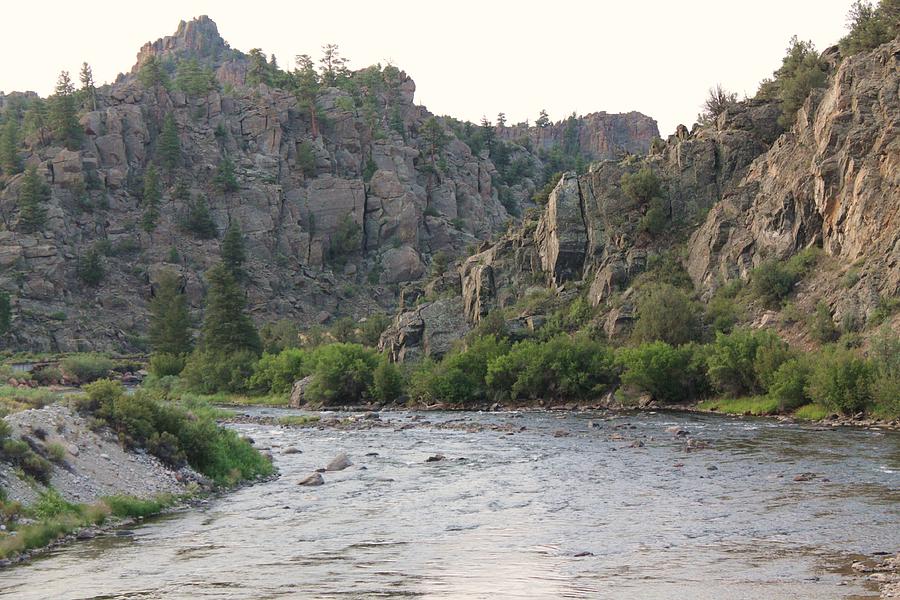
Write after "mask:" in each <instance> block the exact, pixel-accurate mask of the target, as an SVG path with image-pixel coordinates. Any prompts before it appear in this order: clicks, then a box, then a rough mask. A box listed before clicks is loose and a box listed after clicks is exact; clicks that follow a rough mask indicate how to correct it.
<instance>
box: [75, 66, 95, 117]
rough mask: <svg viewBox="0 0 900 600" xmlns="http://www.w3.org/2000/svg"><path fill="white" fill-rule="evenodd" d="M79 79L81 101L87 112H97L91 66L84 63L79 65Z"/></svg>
mask: <svg viewBox="0 0 900 600" xmlns="http://www.w3.org/2000/svg"><path fill="white" fill-rule="evenodd" d="M79 79H80V80H81V89H80V90H79V95H80V96H81V101H82V102H84V104H85V105H86V106H87V107H88V109H89V110H97V88H96V87H94V71H93V70H92V69H91V65H89V64H87V63H86V62H84V63H81V72H80V73H79Z"/></svg>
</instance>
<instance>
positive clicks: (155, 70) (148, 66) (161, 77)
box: [138, 54, 169, 88]
mask: <svg viewBox="0 0 900 600" xmlns="http://www.w3.org/2000/svg"><path fill="white" fill-rule="evenodd" d="M168 80H169V77H168V75H166V71H165V69H163V66H162V63H161V62H160V60H159V58H157V57H156V55H155V54H152V55H150V56H148V57H147V58H146V59H145V60H144V62H143V63H142V64H141V67H140V69H138V81H140V82H141V85H143V86H144V87H145V88H155V87H156V86H158V85H166V84H167V83H168Z"/></svg>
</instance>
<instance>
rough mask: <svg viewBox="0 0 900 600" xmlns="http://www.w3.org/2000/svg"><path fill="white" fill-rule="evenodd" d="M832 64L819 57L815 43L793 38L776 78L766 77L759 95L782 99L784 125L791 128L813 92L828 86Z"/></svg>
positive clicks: (782, 120)
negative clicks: (827, 80) (798, 110)
mask: <svg viewBox="0 0 900 600" xmlns="http://www.w3.org/2000/svg"><path fill="white" fill-rule="evenodd" d="M827 76H828V65H827V64H826V63H825V61H823V60H822V59H821V58H820V57H819V53H818V52H817V51H816V48H815V46H814V45H813V43H812V42H801V41H800V40H799V39H797V36H794V37H792V38H791V41H790V45H789V46H788V48H787V55H786V56H785V57H784V59H782V62H781V67H780V68H779V69H778V70H777V71H775V73H774V78H773V79H767V80H765V81H764V82H763V83H762V84H761V85H760V88H759V92H758V93H757V97H760V98H772V99H778V100H780V101H781V116H780V117H779V119H778V122H779V124H780V125H781V126H782V127H790V126H791V124H792V123H793V122H794V119H795V117H796V112H797V109H799V108H800V107H801V106H802V105H803V102H804V101H805V100H806V97H807V96H809V92H810V91H811V90H812V89H814V88H820V87H823V86H824V85H825V81H826V79H827Z"/></svg>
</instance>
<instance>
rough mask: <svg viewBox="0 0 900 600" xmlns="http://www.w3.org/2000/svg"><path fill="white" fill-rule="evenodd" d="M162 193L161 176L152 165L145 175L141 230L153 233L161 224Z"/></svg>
mask: <svg viewBox="0 0 900 600" xmlns="http://www.w3.org/2000/svg"><path fill="white" fill-rule="evenodd" d="M161 199H162V193H161V192H160V189H159V175H157V173H156V167H154V166H153V165H150V166H149V167H147V171H146V172H145V173H144V214H143V216H142V217H141V228H142V229H143V230H144V231H146V232H147V233H152V232H153V231H154V230H155V229H156V224H157V223H158V222H159V202H160V200H161Z"/></svg>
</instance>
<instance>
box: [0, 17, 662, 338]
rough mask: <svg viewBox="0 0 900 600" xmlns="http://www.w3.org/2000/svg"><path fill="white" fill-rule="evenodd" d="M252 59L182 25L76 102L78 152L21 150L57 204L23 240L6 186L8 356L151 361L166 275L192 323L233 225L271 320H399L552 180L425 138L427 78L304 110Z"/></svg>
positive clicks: (351, 84)
mask: <svg viewBox="0 0 900 600" xmlns="http://www.w3.org/2000/svg"><path fill="white" fill-rule="evenodd" d="M258 58H259V55H258V53H254V52H252V51H251V52H250V53H243V52H240V51H238V50H235V49H232V48H231V47H230V46H229V45H228V44H227V43H226V42H225V41H224V40H223V39H222V37H221V36H220V35H219V32H218V30H217V27H216V25H215V23H214V22H213V21H212V20H210V19H209V18H208V17H200V18H198V19H195V20H193V21H190V22H182V23H181V24H180V25H179V26H178V29H177V31H176V32H175V34H174V35H172V36H169V37H165V38H163V39H160V40H157V41H155V42H152V43H147V44H145V45H144V46H143V47H142V48H141V49H140V51H139V53H138V56H137V61H136V62H135V65H134V67H133V68H132V69H131V70H130V72H128V73H126V74H122V75H120V76H119V77H118V79H117V80H116V81H115V82H114V83H113V84H111V85H106V86H102V87H99V88H97V90H96V92H95V93H94V95H93V97H92V98H91V99H90V101H86V100H84V99H83V98H82V99H81V106H80V111H79V122H80V128H81V129H82V130H83V136H82V137H83V143H82V144H81V145H80V147H77V148H71V149H70V148H66V147H65V146H63V145H61V144H58V143H57V142H55V141H52V140H49V139H47V138H46V136H44V135H43V131H39V132H37V133H35V132H29V133H28V134H27V135H25V136H23V140H22V144H23V147H22V149H21V155H22V162H23V166H35V167H37V171H38V174H39V175H40V176H41V177H42V178H43V179H44V180H45V181H46V182H47V184H48V185H49V199H48V201H47V202H46V215H47V218H46V222H45V224H44V226H43V227H41V228H40V230H39V231H36V232H34V233H28V232H26V231H25V228H23V227H22V226H21V222H20V221H21V215H20V210H19V197H20V195H21V194H22V186H23V183H24V181H25V175H24V174H21V173H20V174H17V175H13V176H11V177H8V178H6V181H5V184H4V186H3V188H2V190H0V218H2V222H3V227H2V230H0V288H2V289H3V290H6V291H7V292H8V293H9V294H10V295H11V297H12V299H13V319H14V325H13V327H12V328H11V329H12V331H13V333H11V334H9V335H8V336H7V337H6V339H5V340H4V343H5V345H6V346H7V347H14V348H17V349H31V350H43V351H71V350H88V349H104V350H140V349H141V348H142V347H143V343H142V336H143V335H144V332H145V330H146V319H147V310H146V307H147V302H148V299H149V298H150V296H151V294H152V289H153V284H154V282H155V281H156V278H157V276H158V274H159V273H160V272H161V271H162V270H167V269H170V270H176V271H177V272H178V273H180V275H181V276H182V278H183V280H184V286H185V289H186V292H187V294H188V296H189V298H190V303H191V307H192V309H193V311H194V312H195V313H196V314H195V316H196V317H198V318H199V311H200V309H201V307H202V303H203V298H204V294H205V287H206V283H205V280H204V273H205V271H207V269H209V268H210V267H211V266H212V265H213V264H214V263H215V262H216V261H217V260H218V257H219V253H220V240H221V239H222V237H223V234H224V231H225V230H226V228H227V227H228V226H229V225H230V224H231V223H233V222H237V223H238V224H239V225H240V227H241V229H242V231H243V234H244V237H245V240H246V244H247V254H248V259H247V264H246V271H247V272H248V274H249V278H248V281H247V285H246V287H247V290H248V296H249V303H250V307H251V311H252V313H253V316H254V318H255V320H256V321H257V322H258V323H263V322H268V321H274V320H277V319H280V318H288V319H291V320H293V321H296V322H298V323H300V324H303V325H312V324H315V323H321V322H326V321H328V320H329V319H331V318H333V317H335V316H337V315H351V316H354V317H357V318H362V317H364V316H365V315H367V314H372V313H375V312H385V311H393V310H394V307H395V306H396V303H397V298H398V284H401V283H404V282H409V281H416V280H419V279H420V278H422V277H423V276H424V275H425V274H426V273H427V271H428V270H429V265H430V263H431V262H432V260H433V257H434V256H435V255H436V254H437V253H443V254H444V255H446V256H450V257H455V256H461V255H463V254H465V253H466V249H467V248H468V247H470V246H473V245H477V244H478V243H480V242H481V241H483V240H487V239H490V238H491V237H493V236H496V235H499V234H500V233H501V232H502V231H504V230H505V228H506V227H507V223H508V222H510V221H511V220H512V221H515V220H516V215H518V214H520V213H521V212H522V211H523V209H524V208H526V207H527V206H528V205H529V204H530V201H531V200H530V199H531V196H532V194H533V192H534V190H535V188H536V187H539V186H540V185H542V184H543V178H544V176H545V175H544V170H545V169H544V165H543V163H542V159H541V157H540V156H539V154H538V152H537V150H535V149H530V148H526V147H525V146H522V145H520V144H519V143H517V142H513V141H509V142H505V143H504V142H501V143H502V144H503V145H504V148H505V149H506V152H505V153H504V155H505V157H506V160H507V164H508V161H509V160H510V157H511V158H512V160H513V161H514V162H515V164H516V166H517V169H518V170H517V171H516V173H515V174H510V173H509V172H508V170H505V169H504V166H503V165H500V166H498V164H499V163H497V164H495V162H496V159H495V158H494V157H493V156H492V153H491V149H490V148H487V149H479V148H476V151H473V149H472V148H471V147H470V145H469V144H468V143H467V140H465V139H461V137H460V136H459V135H457V134H456V133H454V130H453V129H452V128H451V127H449V126H447V125H448V122H447V121H446V120H445V119H439V120H438V123H439V124H441V125H442V129H443V134H442V139H441V140H440V141H441V144H440V147H439V148H437V151H435V148H434V146H433V145H432V144H431V143H430V140H431V138H428V137H427V136H426V132H425V126H426V123H427V122H428V121H429V119H431V118H432V117H433V115H431V113H429V112H428V111H427V110H426V109H425V108H424V107H422V106H419V105H416V104H415V102H414V93H415V83H414V82H413V80H412V79H411V78H410V77H409V76H408V75H406V74H405V73H403V72H402V71H399V70H398V69H396V68H394V67H391V66H388V67H381V66H374V67H370V68H368V69H363V70H361V71H356V72H351V73H348V74H347V76H346V78H344V80H343V84H342V85H327V84H324V85H322V86H321V87H320V88H319V89H318V92H317V94H316V97H315V100H314V105H315V107H316V108H315V110H314V111H310V110H309V109H308V106H307V105H304V103H302V102H300V101H299V100H298V97H297V96H295V94H294V93H292V92H291V91H288V90H286V89H284V86H282V85H280V84H279V81H278V78H279V77H281V78H284V77H288V78H289V77H291V74H289V73H287V72H285V71H281V70H279V69H278V68H277V67H276V66H275V65H274V64H273V63H274V57H273V60H272V62H270V63H266V62H265V56H263V62H262V65H263V67H264V68H265V69H268V70H269V71H270V72H271V73H273V74H274V77H269V78H268V81H260V77H259V76H258V75H259V69H260V63H259V61H258ZM148 64H155V65H158V67H159V68H160V69H161V70H162V71H164V73H163V76H167V77H168V78H169V79H170V80H175V79H176V78H177V77H180V76H181V75H180V73H181V72H182V68H183V67H185V65H187V66H188V67H191V68H193V73H194V74H195V75H196V73H197V72H198V71H199V72H200V73H201V75H202V73H210V74H212V76H213V77H212V81H211V84H210V85H208V87H205V88H204V89H203V90H202V92H196V91H195V92H189V91H185V88H184V87H183V86H179V85H172V84H171V83H170V84H164V83H160V82H157V83H148V82H147V81H146V78H142V76H141V74H142V68H143V67H144V66H146V65H148ZM185 71H187V69H186V68H185ZM3 98H6V99H9V98H11V96H5V97H2V96H0V99H3ZM31 99H32V100H33V98H31ZM6 104H9V103H8V102H7V103H6ZM167 121H173V122H174V129H175V131H176V132H177V134H176V135H177V144H176V146H177V156H176V157H175V159H174V160H173V161H172V162H173V163H174V164H173V165H172V166H171V168H169V169H165V168H162V166H161V158H160V157H161V154H162V153H163V151H164V150H163V149H162V146H167V148H169V152H170V153H171V146H172V141H171V139H169V140H165V141H164V138H165V132H164V129H165V125H166V122H167ZM579 122H583V123H584V127H581V131H582V134H583V138H584V139H583V148H584V149H585V150H586V151H590V152H591V153H594V154H596V155H597V156H598V157H600V156H604V157H605V156H610V155H614V154H615V153H617V152H619V151H620V150H623V151H640V150H645V149H646V148H647V147H649V145H650V141H651V139H652V138H653V137H654V136H655V135H656V134H657V130H656V125H655V122H654V121H653V120H652V119H650V118H649V117H646V116H644V115H638V114H637V113H631V114H629V115H603V114H600V115H590V116H588V117H586V118H585V119H584V120H583V121H579ZM476 129H477V128H476ZM556 130H557V128H555V127H551V128H548V131H547V132H539V134H540V135H539V136H538V137H537V138H536V141H537V144H536V145H537V146H539V147H547V145H548V144H552V143H555V142H554V141H553V140H554V139H555V138H554V137H553V136H554V135H556V134H554V133H553V132H554V131H556ZM522 133H523V134H525V135H526V137H529V136H530V135H531V133H530V132H522ZM545 134H546V135H545ZM548 136H549V137H548ZM502 137H506V136H505V134H504V133H502V132H501V138H502ZM431 141H433V140H431ZM520 141H521V140H520ZM151 165H156V168H157V169H159V170H160V185H161V188H162V201H161V204H160V207H159V217H158V222H157V223H156V224H155V227H154V228H152V229H150V230H145V228H142V226H141V215H142V213H143V212H144V211H145V210H146V207H145V206H144V205H143V204H142V195H143V186H144V183H145V181H144V180H145V176H146V174H147V172H148V168H149V167H150V166H151ZM229 179H230V180H231V181H229ZM206 207H208V213H209V216H210V217H211V221H212V223H213V227H212V229H213V231H212V232H209V231H206V232H205V233H204V234H203V235H198V234H197V232H196V231H193V232H192V231H191V230H190V229H189V225H188V223H189V222H190V221H191V219H195V217H197V215H198V214H200V215H202V214H203V212H204V211H205V210H206ZM195 220H196V219H195ZM208 229H209V227H207V230H208ZM92 251H93V252H94V253H95V254H97V253H99V254H100V255H102V258H101V260H100V264H101V268H102V270H103V273H104V275H103V277H102V281H100V282H94V283H91V284H86V283H85V281H84V278H83V277H80V276H79V270H80V269H82V268H83V265H84V263H85V261H86V257H91V252H92ZM95 262H96V261H95Z"/></svg>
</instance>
